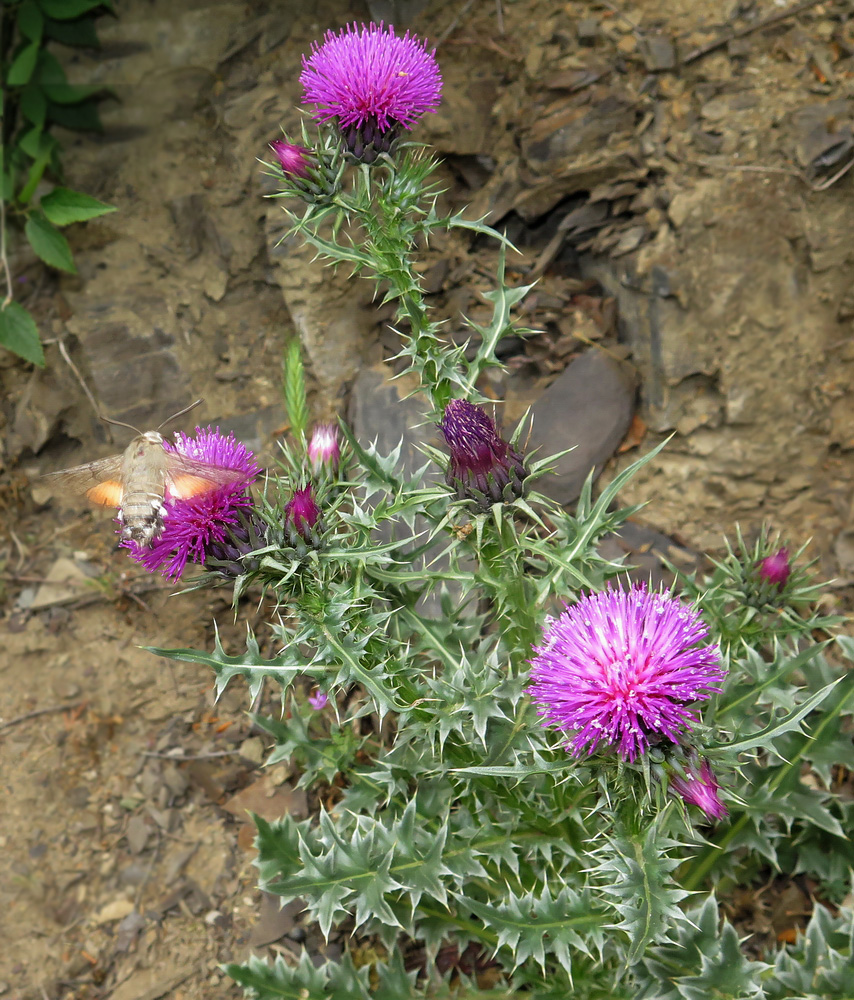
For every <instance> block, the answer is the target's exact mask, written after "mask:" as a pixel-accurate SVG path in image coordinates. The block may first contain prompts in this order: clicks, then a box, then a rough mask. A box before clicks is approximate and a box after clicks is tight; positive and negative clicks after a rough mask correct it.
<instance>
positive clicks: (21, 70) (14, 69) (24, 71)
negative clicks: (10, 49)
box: [6, 42, 39, 87]
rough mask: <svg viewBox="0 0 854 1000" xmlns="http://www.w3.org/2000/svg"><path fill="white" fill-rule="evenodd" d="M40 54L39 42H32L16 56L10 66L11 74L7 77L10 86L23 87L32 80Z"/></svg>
mask: <svg viewBox="0 0 854 1000" xmlns="http://www.w3.org/2000/svg"><path fill="white" fill-rule="evenodd" d="M38 54H39V45H38V42H30V44H29V45H25V46H24V48H22V49H21V51H20V52H19V53H18V54H17V55H16V56H15V58H14V60H13V62H12V65H11V66H10V67H9V75H8V76H7V77H6V84H7V86H9V87H23V86H24V85H25V84H27V83H29V82H30V77H31V76H32V75H33V70H34V69H35V67H36V60H37V58H38Z"/></svg>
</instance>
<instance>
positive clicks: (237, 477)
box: [166, 452, 246, 500]
mask: <svg viewBox="0 0 854 1000" xmlns="http://www.w3.org/2000/svg"><path fill="white" fill-rule="evenodd" d="M167 455H168V456H169V457H168V459H167V462H166V488H167V490H168V491H169V496H170V497H175V498H176V499H179V500H188V499H189V498H190V497H197V496H201V495H202V494H204V493H212V492H213V491H214V490H216V489H219V488H220V487H221V486H230V485H231V484H232V483H237V482H240V481H241V480H244V479H245V478H246V477H245V474H244V473H243V472H241V471H240V470H239V469H224V468H223V467H222V466H220V465H212V464H211V463H210V462H203V461H201V460H200V459H196V458H190V457H189V456H188V455H179V454H177V453H176V452H167Z"/></svg>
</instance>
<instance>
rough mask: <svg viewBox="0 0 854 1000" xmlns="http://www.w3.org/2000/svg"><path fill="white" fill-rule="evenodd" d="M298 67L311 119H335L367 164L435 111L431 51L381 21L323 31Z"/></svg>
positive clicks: (438, 88) (438, 85) (436, 82)
mask: <svg viewBox="0 0 854 1000" xmlns="http://www.w3.org/2000/svg"><path fill="white" fill-rule="evenodd" d="M302 66H303V69H302V73H301V74H300V83H301V84H302V85H303V88H304V91H305V92H304V95H303V100H304V101H305V103H307V104H314V105H315V106H316V108H317V110H316V111H315V113H314V118H315V120H316V121H319V122H324V121H328V120H330V119H335V120H336V121H337V124H338V128H339V129H340V130H341V133H342V135H343V137H344V141H345V144H346V145H347V147H348V148H349V149H350V151H351V152H352V153H353V154H354V156H356V157H357V159H360V160H362V161H363V162H365V163H372V162H373V161H374V160H375V159H376V157H377V154H378V153H380V152H388V150H389V149H390V148H391V143H392V142H393V140H394V139H395V138H396V136H397V133H398V131H399V129H400V128H404V129H411V128H412V126H413V125H414V124H415V123H416V122H417V121H418V119H419V118H421V117H422V116H423V115H424V114H425V113H426V112H428V111H435V110H436V109H437V108H438V106H439V100H440V97H441V93H442V77H441V75H440V73H439V66H438V63H437V62H436V54H435V50H433V51H432V52H428V51H427V46H426V44H425V43H424V42H422V41H421V40H420V39H419V38H417V37H416V36H414V35H410V34H409V32H408V31H407V32H406V34H405V35H403V36H402V37H401V36H400V35H397V34H395V30H394V27H393V26H392V25H389V26H388V27H387V28H386V27H385V26H384V24H383V22H382V21H381V22H380V23H379V24H368V25H364V24H363V25H361V27H358V26H357V25H356V24H355V22H354V23H353V24H350V25H347V27H346V28H344V29H342V30H341V31H339V32H337V33H336V32H334V31H331V30H330V31H327V33H326V35H325V36H324V39H323V42H322V43H317V42H314V43H312V46H311V55H310V56H309V57H308V58H306V57H305V56H303V60H302Z"/></svg>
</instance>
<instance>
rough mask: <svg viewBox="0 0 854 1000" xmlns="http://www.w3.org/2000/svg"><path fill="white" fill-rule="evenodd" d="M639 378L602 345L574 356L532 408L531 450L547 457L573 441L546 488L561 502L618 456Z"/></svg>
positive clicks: (544, 483)
mask: <svg viewBox="0 0 854 1000" xmlns="http://www.w3.org/2000/svg"><path fill="white" fill-rule="evenodd" d="M634 399H635V378H634V374H633V373H632V372H631V370H630V369H629V367H628V366H627V365H624V364H622V363H620V362H618V361H615V360H614V359H612V358H611V357H609V355H607V354H605V353H604V352H603V351H600V350H598V349H592V350H588V351H585V352H584V353H583V354H582V355H580V356H579V357H578V358H576V359H575V361H573V362H572V363H571V364H570V365H569V366H568V367H567V368H566V369H565V370H564V371H563V372H562V373H561V374H560V375H559V376H558V377H557V379H556V380H555V381H554V382H552V384H551V385H550V386H549V387H548V389H546V391H545V392H544V393H543V394H542V396H540V398H539V399H538V400H537V402H536V403H535V404H534V406H533V409H532V411H531V412H532V417H533V427H532V430H531V437H530V440H529V443H528V448H527V450H528V451H529V452H530V451H531V450H533V449H534V448H536V447H539V449H540V450H539V452H538V455H539V457H545V456H547V455H550V454H554V453H555V452H558V451H561V450H562V449H564V448H569V447H572V446H573V445H575V448H574V450H573V451H571V452H569V454H567V455H564V456H563V457H562V458H559V459H558V460H557V461H556V462H555V473H554V474H553V475H551V476H548V477H547V478H545V479H544V480H543V481H542V487H541V488H542V490H543V492H545V493H547V494H548V495H549V496H550V497H552V499H554V500H556V501H557V502H558V503H560V504H569V503H572V501H573V500H575V499H576V498H577V497H578V494H579V493H580V492H581V487H582V485H583V483H584V480H585V479H586V478H587V476H588V475H589V474H590V471H591V469H595V470H596V474H597V475H598V473H599V472H600V471H601V469H602V466H603V465H604V464H605V462H607V460H608V459H609V458H610V457H611V456H612V455H613V454H614V452H615V451H616V449H617V446H618V445H619V444H620V442H621V441H622V440H623V438H624V437H625V435H626V432H627V431H628V429H629V425H630V424H631V420H632V414H633V412H634Z"/></svg>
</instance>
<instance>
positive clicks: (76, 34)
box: [44, 17, 101, 49]
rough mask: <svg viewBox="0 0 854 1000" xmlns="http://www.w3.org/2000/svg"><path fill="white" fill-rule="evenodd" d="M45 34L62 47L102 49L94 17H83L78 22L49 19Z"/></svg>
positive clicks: (46, 22)
mask: <svg viewBox="0 0 854 1000" xmlns="http://www.w3.org/2000/svg"><path fill="white" fill-rule="evenodd" d="M44 33H45V35H46V37H48V38H52V39H53V40H54V41H55V42H59V43H60V44H61V45H73V46H74V47H75V48H81V49H99V48H100V47H101V42H100V39H99V38H98V32H97V31H96V30H95V18H94V17H81V18H78V20H76V21H56V20H54V19H53V18H50V17H49V18H48V19H47V20H46V21H45V23H44Z"/></svg>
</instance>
